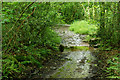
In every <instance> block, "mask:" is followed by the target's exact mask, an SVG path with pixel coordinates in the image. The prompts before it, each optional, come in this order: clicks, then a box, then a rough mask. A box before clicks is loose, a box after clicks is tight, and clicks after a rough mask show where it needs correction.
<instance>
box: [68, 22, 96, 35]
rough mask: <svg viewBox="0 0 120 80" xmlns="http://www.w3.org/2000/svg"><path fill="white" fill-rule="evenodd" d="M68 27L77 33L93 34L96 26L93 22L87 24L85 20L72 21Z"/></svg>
mask: <svg viewBox="0 0 120 80" xmlns="http://www.w3.org/2000/svg"><path fill="white" fill-rule="evenodd" d="M69 29H70V30H71V31H74V32H75V33H78V34H95V33H96V31H97V27H96V26H95V25H94V24H89V23H88V22H87V21H85V20H82V21H75V22H73V24H71V26H70V28H69Z"/></svg>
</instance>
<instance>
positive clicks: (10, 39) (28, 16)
mask: <svg viewBox="0 0 120 80" xmlns="http://www.w3.org/2000/svg"><path fill="white" fill-rule="evenodd" d="M35 9H36V7H35V8H34V10H33V12H32V13H31V14H30V15H29V16H28V17H27V19H28V18H29V17H30V16H31V15H32V14H33V13H34V11H35ZM24 22H25V20H23V21H22V23H21V25H20V26H19V27H18V28H17V32H18V30H19V28H20V27H21V26H22V25H23V23H24ZM15 35H16V34H15V33H14V36H13V37H12V38H11V39H10V40H9V42H8V45H7V48H8V46H9V44H10V43H11V41H12V40H13V38H14V37H15Z"/></svg>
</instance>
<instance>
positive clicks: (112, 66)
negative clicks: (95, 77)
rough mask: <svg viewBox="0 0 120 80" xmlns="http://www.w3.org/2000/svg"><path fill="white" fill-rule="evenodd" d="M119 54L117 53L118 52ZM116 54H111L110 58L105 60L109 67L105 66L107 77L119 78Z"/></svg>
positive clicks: (119, 65)
mask: <svg viewBox="0 0 120 80" xmlns="http://www.w3.org/2000/svg"><path fill="white" fill-rule="evenodd" d="M118 56H119V54H118ZM118 56H117V55H115V56H112V58H111V59H108V60H107V64H108V65H109V67H107V68H106V70H105V71H106V72H107V73H108V75H107V78H118V79H120V76H119V74H120V69H119V68H120V64H119V62H120V60H119V57H118Z"/></svg>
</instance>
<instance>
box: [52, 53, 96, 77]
mask: <svg viewBox="0 0 120 80" xmlns="http://www.w3.org/2000/svg"><path fill="white" fill-rule="evenodd" d="M66 58H68V59H71V60H69V61H67V62H66V63H65V64H64V65H63V66H62V67H60V68H59V69H57V70H56V71H55V72H54V73H53V74H52V75H50V76H51V77H52V78H86V77H91V76H93V74H92V73H91V72H90V68H91V67H90V65H92V62H93V61H94V60H95V58H94V57H93V56H92V54H91V53H90V51H73V52H71V53H70V55H68V56H67V57H66ZM93 65H94V64H93Z"/></svg>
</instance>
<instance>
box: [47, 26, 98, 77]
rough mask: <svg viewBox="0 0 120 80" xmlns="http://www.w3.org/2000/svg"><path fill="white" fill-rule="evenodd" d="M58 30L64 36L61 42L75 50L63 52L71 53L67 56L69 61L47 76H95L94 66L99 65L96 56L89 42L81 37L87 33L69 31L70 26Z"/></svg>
mask: <svg viewBox="0 0 120 80" xmlns="http://www.w3.org/2000/svg"><path fill="white" fill-rule="evenodd" d="M56 32H58V33H59V36H61V38H62V41H61V44H62V45H64V46H67V47H68V48H69V47H72V48H73V50H68V51H65V52H63V54H65V53H68V52H69V53H70V54H69V55H67V56H66V57H65V58H67V59H68V61H66V62H65V63H64V64H63V65H61V67H59V68H58V69H57V70H55V71H54V72H53V73H52V74H49V75H47V76H46V78H89V77H92V76H94V73H95V71H96V70H95V69H93V68H94V67H95V66H97V64H95V63H94V61H95V60H96V58H95V57H94V56H93V55H92V52H91V51H90V50H89V44H88V43H84V42H83V41H82V39H81V38H84V37H85V36H86V35H79V34H75V33H74V32H72V31H69V29H68V27H60V28H59V29H56Z"/></svg>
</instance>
